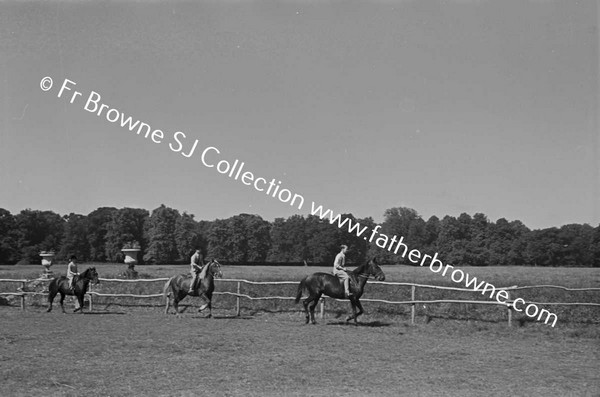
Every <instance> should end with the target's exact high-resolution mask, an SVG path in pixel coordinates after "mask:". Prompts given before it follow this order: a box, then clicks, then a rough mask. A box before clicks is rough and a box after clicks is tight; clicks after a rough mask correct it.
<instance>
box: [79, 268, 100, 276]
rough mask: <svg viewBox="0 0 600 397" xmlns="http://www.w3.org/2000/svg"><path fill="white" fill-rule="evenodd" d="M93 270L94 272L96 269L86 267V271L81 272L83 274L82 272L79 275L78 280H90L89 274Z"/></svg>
mask: <svg viewBox="0 0 600 397" xmlns="http://www.w3.org/2000/svg"><path fill="white" fill-rule="evenodd" d="M93 270H96V268H95V267H88V268H87V269H85V270H84V271H83V272H82V273H81V274H80V275H79V278H80V279H85V278H87V279H91V278H92V277H91V273H92V271H93Z"/></svg>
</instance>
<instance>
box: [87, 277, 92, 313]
mask: <svg viewBox="0 0 600 397" xmlns="http://www.w3.org/2000/svg"><path fill="white" fill-rule="evenodd" d="M91 292H92V283H90V289H89V290H88V297H89V300H90V311H92V308H93V305H92V294H91Z"/></svg>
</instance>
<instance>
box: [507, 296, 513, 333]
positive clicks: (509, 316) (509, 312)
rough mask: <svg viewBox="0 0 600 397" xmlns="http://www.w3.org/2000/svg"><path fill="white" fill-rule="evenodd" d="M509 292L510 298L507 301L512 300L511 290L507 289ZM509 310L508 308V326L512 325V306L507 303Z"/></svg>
mask: <svg viewBox="0 0 600 397" xmlns="http://www.w3.org/2000/svg"><path fill="white" fill-rule="evenodd" d="M506 292H507V293H508V299H507V300H506V301H507V302H509V301H510V291H506ZM506 307H507V310H508V326H509V327H512V307H511V305H510V304H508V305H506Z"/></svg>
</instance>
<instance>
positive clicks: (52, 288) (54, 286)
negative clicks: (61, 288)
mask: <svg viewBox="0 0 600 397" xmlns="http://www.w3.org/2000/svg"><path fill="white" fill-rule="evenodd" d="M57 290H58V279H57V278H53V279H52V281H50V284H48V302H50V301H51V300H53V299H54V296H56V292H57Z"/></svg>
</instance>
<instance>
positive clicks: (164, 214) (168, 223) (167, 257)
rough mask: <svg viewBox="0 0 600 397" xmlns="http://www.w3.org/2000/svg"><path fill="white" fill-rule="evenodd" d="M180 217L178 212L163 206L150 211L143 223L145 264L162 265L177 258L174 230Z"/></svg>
mask: <svg viewBox="0 0 600 397" xmlns="http://www.w3.org/2000/svg"><path fill="white" fill-rule="evenodd" d="M180 217H181V215H180V214H179V211H177V210H175V209H173V208H169V207H166V206H165V205H164V204H162V205H161V206H160V207H158V208H156V209H154V210H153V211H152V214H151V215H150V218H148V219H147V220H146V223H145V240H146V243H147V246H146V250H145V253H144V261H145V262H148V263H159V264H164V263H172V262H175V261H176V260H177V259H178V258H179V251H178V249H177V242H176V241H175V230H176V226H177V220H178V219H179V218H180Z"/></svg>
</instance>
